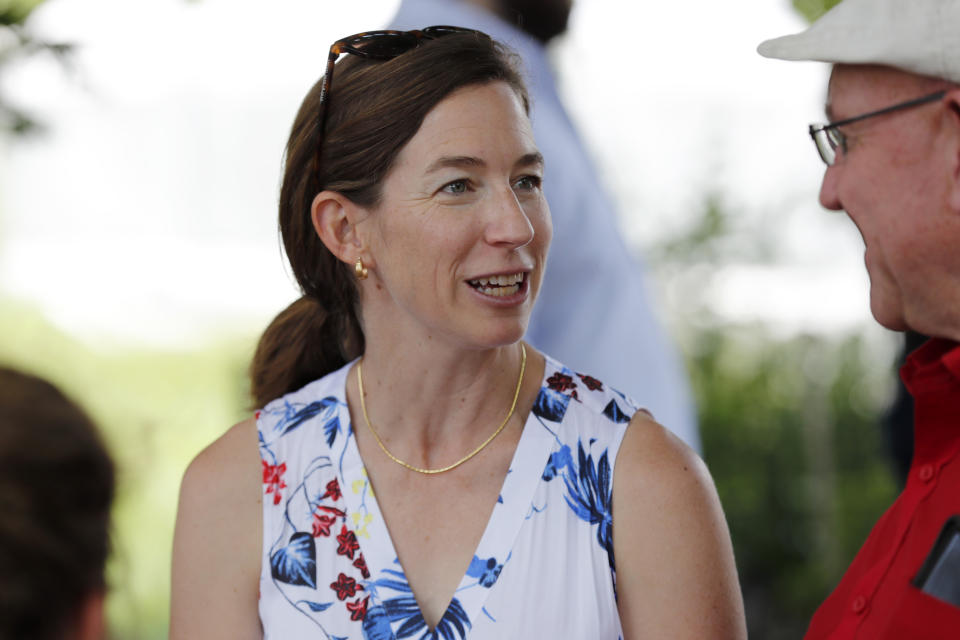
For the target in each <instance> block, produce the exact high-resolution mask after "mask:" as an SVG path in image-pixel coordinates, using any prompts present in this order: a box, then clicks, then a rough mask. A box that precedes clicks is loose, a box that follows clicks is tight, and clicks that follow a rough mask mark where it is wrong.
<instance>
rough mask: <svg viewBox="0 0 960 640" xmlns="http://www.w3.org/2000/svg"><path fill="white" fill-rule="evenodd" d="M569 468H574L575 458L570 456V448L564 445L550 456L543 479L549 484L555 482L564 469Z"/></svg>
mask: <svg viewBox="0 0 960 640" xmlns="http://www.w3.org/2000/svg"><path fill="white" fill-rule="evenodd" d="M568 467H570V468H572V467H573V457H572V456H571V455H570V447H568V446H567V445H563V447H561V448H560V450H559V451H554V452H553V453H551V454H550V457H549V458H548V459H547V466H546V468H545V469H544V470H543V476H542V477H543V479H544V480H546V481H547V482H549V481H550V480H553V479H554V478H555V477H556V475H557V474H558V473H559V472H560V471H561V470H562V469H566V468H568Z"/></svg>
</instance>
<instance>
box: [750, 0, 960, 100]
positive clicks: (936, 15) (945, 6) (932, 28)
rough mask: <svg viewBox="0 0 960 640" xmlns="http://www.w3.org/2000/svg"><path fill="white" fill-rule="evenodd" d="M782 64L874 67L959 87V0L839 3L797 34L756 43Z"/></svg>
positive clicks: (892, 0)
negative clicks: (816, 62) (813, 62)
mask: <svg viewBox="0 0 960 640" xmlns="http://www.w3.org/2000/svg"><path fill="white" fill-rule="evenodd" d="M757 51H758V52H759V53H760V55H762V56H765V57H767V58H780V59H782V60H819V61H821V62H832V63H846V64H880V65H886V66H890V67H896V68H898V69H902V70H904V71H909V72H912V73H916V74H920V75H925V76H933V77H936V78H943V79H945V80H950V81H951V82H958V83H960V0H843V1H842V2H841V3H840V4H838V5H837V6H835V7H834V8H833V9H831V10H830V11H828V12H827V13H825V14H824V15H823V16H822V17H821V18H820V19H819V20H817V21H816V22H815V23H813V25H812V26H811V27H810V28H809V29H807V30H806V31H803V32H801V33H797V34H794V35H789V36H782V37H780V38H774V39H773V40H766V41H764V42H761V43H760V46H759V47H757Z"/></svg>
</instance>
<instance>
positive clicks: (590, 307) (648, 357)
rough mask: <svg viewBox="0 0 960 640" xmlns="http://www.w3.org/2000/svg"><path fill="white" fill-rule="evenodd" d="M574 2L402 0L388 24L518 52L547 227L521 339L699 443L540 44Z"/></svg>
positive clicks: (666, 341) (683, 389) (666, 344)
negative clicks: (441, 31) (429, 27)
mask: <svg viewBox="0 0 960 640" xmlns="http://www.w3.org/2000/svg"><path fill="white" fill-rule="evenodd" d="M572 7H573V0H401V2H400V7H399V9H398V11H397V14H396V15H395V16H394V18H393V20H392V21H391V28H395V29H413V28H416V27H418V26H420V25H424V24H455V25H460V26H464V27H471V28H474V29H479V30H481V31H483V32H485V33H489V34H490V35H491V37H493V38H495V39H497V40H499V41H500V42H503V43H504V44H506V45H507V46H509V47H510V48H511V49H513V50H514V51H516V52H517V53H519V54H520V57H521V58H522V60H523V63H524V72H525V74H526V77H527V85H528V87H529V89H530V98H531V105H530V119H531V121H532V122H533V135H534V136H535V138H536V140H537V144H538V146H539V147H540V151H541V153H543V157H544V159H545V160H546V162H545V168H544V171H545V179H546V183H547V184H548V185H549V188H548V189H547V201H548V202H549V204H550V213H551V215H552V217H553V230H554V231H553V243H552V245H551V247H550V260H549V261H548V263H547V276H546V278H545V279H544V284H543V288H542V289H541V290H540V296H539V298H538V300H537V306H536V308H535V309H534V311H533V315H532V316H531V318H530V327H529V329H528V330H527V336H526V337H527V340H529V341H530V343H531V344H533V345H534V346H536V347H537V348H538V349H542V350H543V351H545V352H546V353H549V354H551V355H553V356H555V357H557V358H559V359H560V360H562V361H563V362H565V363H567V364H568V365H569V366H570V367H572V368H574V369H575V370H577V371H590V372H591V373H592V374H593V375H595V376H597V377H599V378H600V379H602V380H605V381H607V382H609V383H610V384H612V385H614V386H615V387H617V388H618V389H620V390H622V391H623V392H624V393H626V394H627V395H630V396H631V397H633V398H634V399H636V400H637V401H638V402H639V403H640V404H642V405H643V406H644V407H646V408H648V409H649V410H650V411H651V413H653V415H654V417H655V418H656V419H657V420H658V421H660V422H661V423H662V424H664V425H666V426H667V427H668V428H669V429H670V430H671V431H673V432H674V433H675V434H676V435H678V436H679V437H680V438H681V439H682V440H683V441H684V442H686V443H687V444H688V445H690V446H691V447H692V448H693V449H694V450H695V451H700V434H699V430H698V427H697V415H696V407H695V406H694V402H693V399H692V394H691V391H690V386H689V381H688V380H687V376H686V371H685V369H684V365H683V361H682V358H681V357H680V354H679V352H678V351H677V349H676V347H675V345H674V343H673V341H672V339H671V337H670V336H669V335H668V334H667V332H665V331H664V329H663V327H662V325H661V323H660V320H659V318H658V317H657V314H656V311H655V309H654V305H653V301H652V300H651V298H650V296H649V294H648V291H647V284H646V282H645V278H644V270H643V267H642V265H641V263H640V261H639V259H638V258H636V257H635V256H633V255H631V253H630V250H629V249H628V248H627V246H626V244H625V243H624V241H623V237H622V234H621V233H620V230H619V221H618V219H617V211H616V208H615V207H614V206H613V203H612V201H611V199H610V196H609V195H608V193H607V192H606V190H605V189H604V185H602V184H601V182H600V180H599V179H598V177H597V170H596V167H595V166H594V163H593V162H592V161H591V158H590V154H589V153H588V152H587V149H586V147H585V146H584V144H583V141H582V140H581V139H580V136H579V134H578V133H577V131H576V129H575V128H574V125H573V123H572V122H571V120H570V117H569V115H568V114H567V111H566V109H565V108H564V106H563V103H562V102H561V100H560V95H559V94H558V92H557V86H556V79H555V77H554V74H553V71H552V69H551V66H550V60H549V59H548V51H547V44H548V43H549V42H550V41H552V40H554V38H556V37H557V36H560V35H561V34H563V33H564V32H566V30H567V22H568V19H569V17H570V12H571V9H572ZM610 64H617V63H616V62H615V61H612V62H611V63H610ZM595 115H596V116H597V117H603V114H602V113H597V114H595ZM635 215H639V213H637V214H635ZM639 363H643V366H637V365H638V364H639Z"/></svg>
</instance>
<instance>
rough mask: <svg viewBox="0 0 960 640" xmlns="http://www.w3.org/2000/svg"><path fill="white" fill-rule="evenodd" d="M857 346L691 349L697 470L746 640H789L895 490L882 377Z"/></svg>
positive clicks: (756, 333)
mask: <svg viewBox="0 0 960 640" xmlns="http://www.w3.org/2000/svg"><path fill="white" fill-rule="evenodd" d="M876 360H877V358H876V356H875V355H872V354H871V353H870V351H869V349H868V348H867V345H866V344H865V343H864V341H863V339H862V338H860V337H859V336H852V337H847V338H844V339H837V340H829V339H825V338H822V337H813V336H797V337H792V338H786V339H777V338H775V337H773V336H772V335H771V334H770V333H769V332H768V331H766V330H765V329H764V327H762V326H742V327H736V326H724V327H715V328H713V329H709V330H706V331H703V332H701V333H700V334H699V335H697V336H696V338H695V339H694V341H693V348H692V349H691V353H690V354H689V365H688V367H689V370H690V372H691V376H692V381H693V385H694V389H695V392H696V396H697V401H698V402H699V408H700V420H701V422H700V428H701V437H702V439H703V450H704V459H705V460H706V462H707V464H708V466H709V467H710V470H711V473H712V474H713V476H714V480H715V482H716V484H717V490H718V492H719V494H720V499H721V501H722V503H723V507H724V511H725V513H726V517H727V521H728V523H729V525H730V531H731V536H732V538H733V543H734V548H735V552H736V558H737V567H738V570H739V574H740V582H741V586H742V588H743V592H744V600H745V603H746V607H747V617H748V624H749V627H750V635H751V637H754V638H770V639H779V638H798V637H800V636H801V635H802V634H803V632H804V630H805V629H806V626H807V624H808V623H809V620H810V617H811V615H812V613H813V611H814V610H815V609H816V607H817V606H818V605H819V603H820V602H821V601H822V600H823V599H824V597H825V596H826V595H827V593H829V591H830V590H831V589H832V588H833V586H834V585H835V584H836V582H837V581H838V579H839V577H840V575H842V573H843V571H844V570H845V568H846V566H847V565H848V564H849V562H850V560H851V559H852V558H853V556H854V555H855V554H856V552H857V550H858V549H859V547H860V545H861V544H862V543H863V541H864V539H865V538H866V534H867V532H868V531H869V529H870V527H871V526H872V524H873V522H874V521H875V520H876V519H877V518H878V517H879V515H880V514H881V513H882V512H883V510H884V509H885V508H886V507H887V506H888V505H889V504H890V503H891V502H892V501H893V498H894V497H895V495H896V487H895V486H894V481H893V478H892V474H891V471H890V469H889V467H888V465H887V463H886V461H885V460H884V457H883V454H882V451H881V441H880V440H881V433H880V428H879V416H880V412H881V408H882V400H881V399H880V398H881V397H882V394H878V393H876V392H875V391H873V390H875V389H877V388H883V387H884V384H885V382H886V380H887V378H888V377H889V372H888V371H886V370H884V369H883V368H882V367H877V363H876Z"/></svg>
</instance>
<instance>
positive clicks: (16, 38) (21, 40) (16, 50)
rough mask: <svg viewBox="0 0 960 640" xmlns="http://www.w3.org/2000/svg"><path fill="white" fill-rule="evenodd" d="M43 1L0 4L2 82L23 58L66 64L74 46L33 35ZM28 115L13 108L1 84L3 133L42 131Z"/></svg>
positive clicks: (0, 127) (13, 0) (0, 125)
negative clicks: (32, 24)
mask: <svg viewBox="0 0 960 640" xmlns="http://www.w3.org/2000/svg"><path fill="white" fill-rule="evenodd" d="M43 2H44V0H0V81H2V79H3V77H4V72H5V71H7V70H8V69H9V68H10V67H11V65H12V64H14V63H15V62H16V61H18V60H21V59H23V58H26V57H29V56H32V55H36V54H38V53H47V54H51V55H53V56H54V57H55V58H57V59H58V60H60V62H61V63H63V64H65V65H66V63H67V62H68V57H69V54H70V52H71V50H72V48H73V47H72V45H70V44H67V43H63V42H48V41H45V40H43V39H41V38H38V37H37V36H35V35H34V33H33V32H32V30H31V29H30V26H29V24H28V19H29V18H30V15H31V14H32V13H33V10H34V9H36V8H37V7H38V6H40V5H41V4H43ZM40 128H41V127H40V123H39V122H37V121H36V120H35V119H34V118H33V117H31V116H30V115H29V114H28V113H26V112H25V111H23V110H22V109H21V108H19V107H17V106H16V105H13V104H11V103H10V102H9V101H8V100H7V98H6V97H5V96H4V95H3V84H2V82H0V132H5V133H11V134H13V135H23V134H27V133H32V132H36V131H37V130H38V129H40Z"/></svg>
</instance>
